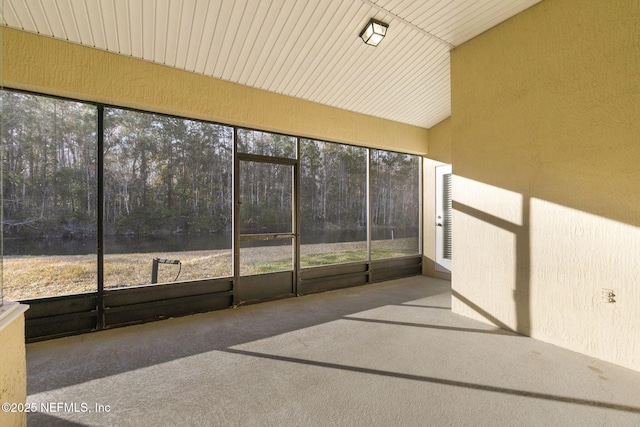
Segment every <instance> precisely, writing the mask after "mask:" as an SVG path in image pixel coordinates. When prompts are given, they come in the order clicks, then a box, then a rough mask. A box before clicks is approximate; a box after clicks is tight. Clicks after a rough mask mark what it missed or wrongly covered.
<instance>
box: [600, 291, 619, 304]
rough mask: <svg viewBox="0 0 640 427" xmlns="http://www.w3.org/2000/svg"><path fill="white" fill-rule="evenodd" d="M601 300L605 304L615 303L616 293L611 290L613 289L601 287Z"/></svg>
mask: <svg viewBox="0 0 640 427" xmlns="http://www.w3.org/2000/svg"><path fill="white" fill-rule="evenodd" d="M601 296H602V302H603V303H607V304H615V302H616V294H615V292H613V289H605V288H602V294H601Z"/></svg>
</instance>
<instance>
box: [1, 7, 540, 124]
mask: <svg viewBox="0 0 640 427" xmlns="http://www.w3.org/2000/svg"><path fill="white" fill-rule="evenodd" d="M539 1H540V0H235V1H234V0H2V2H3V11H2V12H3V18H2V22H3V24H4V25H6V26H8V27H12V28H17V29H20V30H24V31H29V32H34V33H38V34H42V35H45V36H50V37H55V38H58V39H62V40H68V41H70V42H74V43H80V44H83V45H86V46H91V47H94V48H97V49H103V50H107V51H110V52H115V53H119V54H122V55H127V56H132V57H136V58H140V59H144V60H147V61H153V62H157V63H159V64H164V65H168V66H171V67H175V68H179V69H184V70H188V71H192V72H195V73H200V74H204V75H207V76H211V77H215V78H218V79H222V80H227V81H230V82H234V83H239V84H242V85H246V86H251V87H255V88H259V89H264V90H267V91H271V92H276V93H280V94H284V95H289V96H293V97H296V98H302V99H306V100H309V101H313V102H318V103H321V104H326V105H329V106H332V107H337V108H342V109H345V110H349V111H355V112H358V113H363V114H368V115H371V116H376V117H381V118H385V119H389V120H394V121H397V122H402V123H407V124H411V125H415V126H420V127H424V128H429V127H431V126H433V125H435V124H436V123H438V122H439V121H441V120H443V119H445V118H446V117H448V116H449V115H450V114H451V91H450V76H449V51H450V50H451V49H452V48H454V47H455V46H458V45H460V44H461V43H464V42H465V41H467V40H469V39H471V38H473V37H475V36H477V35H478V34H480V33H482V32H484V31H486V30H488V29H489V28H491V27H493V26H495V25H497V24H499V23H500V22H502V21H504V20H506V19H508V18H510V17H512V16H513V15H515V14H517V13H519V12H521V11H523V10H524V9H526V8H528V7H530V6H532V5H534V4H536V3H538V2H539ZM370 18H376V19H377V20H380V21H383V22H385V23H388V24H389V30H388V32H387V37H385V39H384V40H383V41H382V42H381V43H380V45H378V47H372V46H367V45H365V44H364V43H363V42H362V41H361V40H360V39H359V37H358V35H359V33H360V30H361V29H362V27H363V26H364V25H365V24H366V23H367V22H368V21H369V19H370Z"/></svg>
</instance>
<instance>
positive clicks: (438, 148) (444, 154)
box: [422, 117, 451, 279]
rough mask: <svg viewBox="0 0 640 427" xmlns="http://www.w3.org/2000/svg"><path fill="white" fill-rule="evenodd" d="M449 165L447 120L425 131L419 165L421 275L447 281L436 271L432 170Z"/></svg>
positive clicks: (445, 275) (434, 201)
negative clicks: (424, 148) (424, 149)
mask: <svg viewBox="0 0 640 427" xmlns="http://www.w3.org/2000/svg"><path fill="white" fill-rule="evenodd" d="M449 163H451V117H449V118H447V119H444V120H443V121H441V122H440V123H438V124H437V125H435V126H434V127H432V128H430V129H429V152H428V154H427V156H426V157H425V158H424V160H423V162H422V171H423V172H422V176H423V184H422V188H423V189H424V191H423V194H424V198H423V217H422V218H423V227H422V230H423V231H422V242H423V245H422V246H423V247H422V254H423V257H422V274H425V275H427V276H432V277H438V278H441V279H451V274H450V273H442V272H439V271H436V261H435V259H436V229H435V223H436V167H437V166H441V165H446V164H449Z"/></svg>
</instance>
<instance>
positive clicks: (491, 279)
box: [430, 0, 640, 370]
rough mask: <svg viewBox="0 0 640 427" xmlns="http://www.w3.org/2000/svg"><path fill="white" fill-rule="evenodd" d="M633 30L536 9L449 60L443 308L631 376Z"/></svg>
mask: <svg viewBox="0 0 640 427" xmlns="http://www.w3.org/2000/svg"><path fill="white" fill-rule="evenodd" d="M639 22H640V3H639V2H637V1H635V0H610V1H606V2H603V1H579V0H554V1H545V2H541V3H539V4H538V5H536V6H534V7H532V8H530V9H528V10H526V11H524V12H523V13H521V14H519V15H517V16H515V17H514V18H512V19H510V20H508V21H506V22H505V23H503V24H501V25H499V26H498V27H495V28H494V29H492V30H490V31H488V32H486V33H484V34H482V35H480V36H479V37H477V38H475V39H472V40H470V41H469V42H467V43H465V44H464V45H462V46H460V47H458V48H456V49H455V50H454V51H453V52H452V58H451V61H452V64H451V65H452V67H451V68H452V163H453V171H454V174H455V178H454V183H453V185H454V189H453V191H454V217H453V223H454V227H455V228H454V234H453V237H454V239H453V248H454V257H455V262H454V268H453V272H452V287H453V294H454V298H453V301H452V304H453V310H454V311H455V312H457V313H461V314H465V315H468V316H471V317H474V318H477V319H481V320H485V321H488V322H492V323H495V324H497V325H501V326H503V327H507V328H510V329H514V330H517V331H519V332H521V333H523V334H527V335H531V336H533V337H534V338H538V339H541V340H544V341H547V342H550V343H553V344H556V345H559V346H562V347H565V348H568V349H571V350H575V351H578V352H581V353H585V354H588V355H591V356H594V357H597V358H601V359H604V360H607V361H610V362H613V363H616V364H619V365H623V366H626V367H629V368H632V369H635V370H640V316H639V315H638V313H640V285H639V283H638V277H640V197H638V195H639V190H640V167H638V165H639V164H640V144H638V135H640V120H638V117H640V111H639V110H640V26H639V24H638V23H639ZM430 137H431V135H430ZM603 289H612V290H613V291H614V293H615V295H616V297H615V300H616V302H615V303H613V304H611V303H607V302H606V298H603V295H602V294H603Z"/></svg>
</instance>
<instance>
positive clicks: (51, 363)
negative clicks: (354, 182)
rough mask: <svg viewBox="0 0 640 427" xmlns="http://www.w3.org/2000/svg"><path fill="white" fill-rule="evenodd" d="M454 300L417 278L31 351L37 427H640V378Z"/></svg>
mask: <svg viewBox="0 0 640 427" xmlns="http://www.w3.org/2000/svg"><path fill="white" fill-rule="evenodd" d="M450 299H451V292H450V284H449V282H446V281H442V280H437V279H432V278H427V277H412V278H407V279H400V280H394V281H390V282H385V283H378V284H373V285H367V286H363V287H357V288H350V289H345V290H339V291H333V292H326V293H323V294H316V295H310V296H305V297H300V298H292V299H287V300H281V301H275V302H269V303H263V304H257V305H252V306H246V307H241V308H237V309H229V310H223V311H219V312H214V313H207V314H201V315H195V316H189V317H183V318H178V319H170V320H165V321H161V322H155V323H148V324H145V325H139V326H132V327H127V328H120V329H114V330H110V331H104V332H99V333H94V334H87V335H81V336H76V337H69V338H62V339H57V340H51V341H46V342H41V343H35V344H29V345H28V346H27V369H28V394H29V397H28V402H29V403H33V404H36V405H38V406H39V409H40V410H41V411H40V412H37V413H34V414H30V416H29V417H28V425H29V426H34V427H35V426H56V425H65V426H68V425H71V426H74V425H77V426H79V425H89V426H110V425H113V426H136V427H138V426H640V373H639V372H634V371H631V370H628V369H625V368H621V367H619V366H616V365H612V364H610V363H606V362H603V361H599V360H597V359H594V358H591V357H587V356H584V355H580V354H577V353H574V352H570V351H567V350H563V349H561V348H558V347H555V346H553V345H549V344H545V343H542V342H539V341H536V340H533V339H530V338H526V337H523V336H520V335H517V334H513V333H510V332H506V331H503V330H500V329H496V328H494V327H492V326H489V325H486V324H483V323H479V322H476V321H473V320H470V319H467V318H464V317H461V316H458V315H456V314H453V313H451V310H450ZM54 410H55V412H54Z"/></svg>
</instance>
